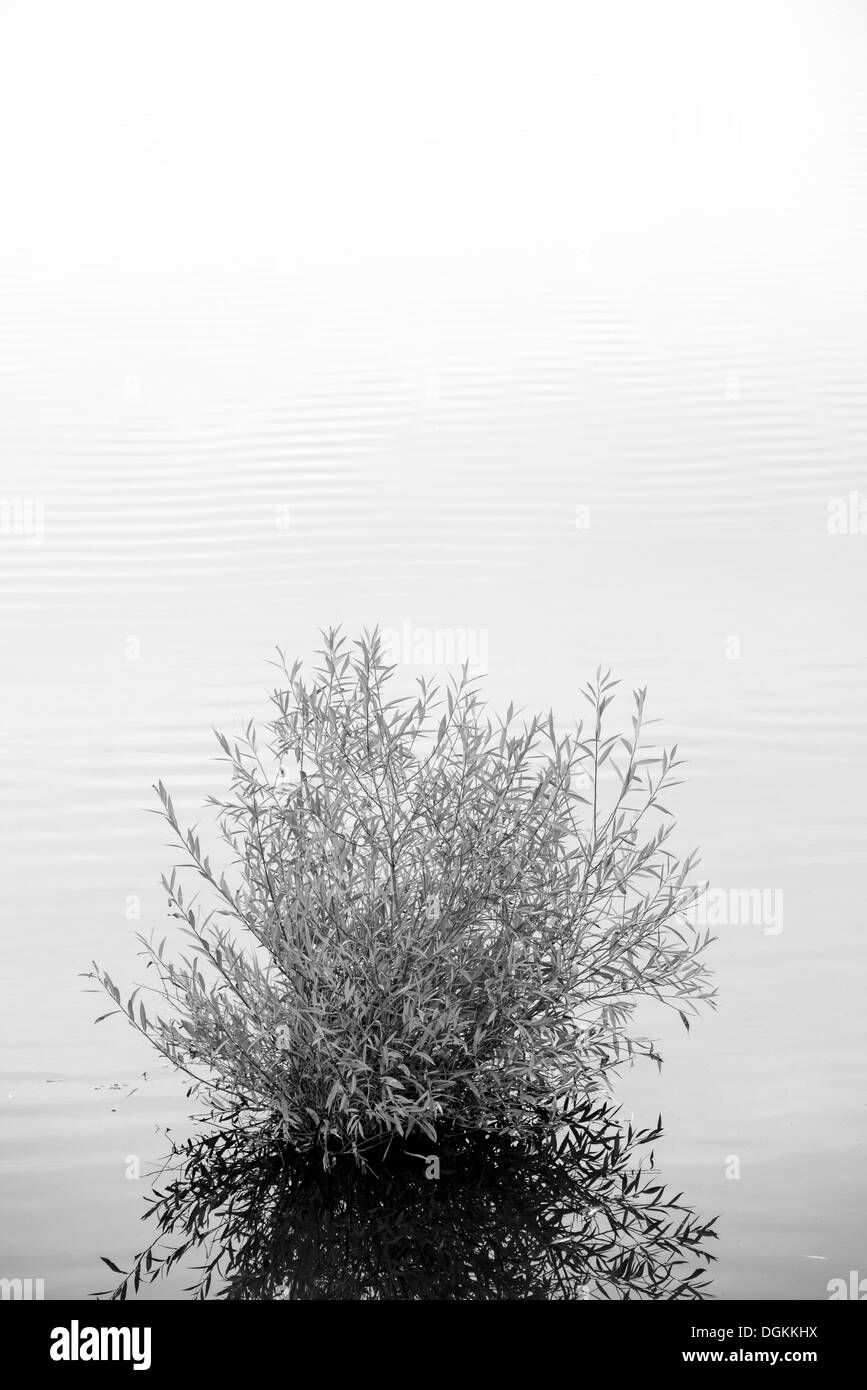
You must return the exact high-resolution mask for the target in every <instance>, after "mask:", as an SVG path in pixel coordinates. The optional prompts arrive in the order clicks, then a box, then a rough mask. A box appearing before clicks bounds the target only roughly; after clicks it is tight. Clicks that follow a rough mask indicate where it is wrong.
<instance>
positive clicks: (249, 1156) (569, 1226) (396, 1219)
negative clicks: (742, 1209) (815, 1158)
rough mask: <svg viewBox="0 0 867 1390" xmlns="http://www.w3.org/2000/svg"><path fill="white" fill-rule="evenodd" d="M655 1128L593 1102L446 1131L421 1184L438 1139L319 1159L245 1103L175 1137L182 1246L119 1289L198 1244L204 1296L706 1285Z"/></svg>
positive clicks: (688, 1290) (691, 1223)
mask: <svg viewBox="0 0 867 1390" xmlns="http://www.w3.org/2000/svg"><path fill="white" fill-rule="evenodd" d="M659 1133H660V1130H659V1129H658V1128H656V1129H654V1130H652V1131H651V1130H644V1131H636V1132H633V1131H632V1130H631V1129H623V1128H621V1127H620V1125H619V1124H618V1123H617V1121H616V1115H615V1112H612V1111H611V1110H609V1109H607V1108H606V1107H605V1106H601V1105H599V1104H596V1105H595V1106H594V1105H593V1104H592V1103H591V1102H589V1101H582V1102H580V1103H578V1104H577V1105H576V1106H575V1108H574V1109H573V1110H572V1111H571V1112H570V1113H569V1115H568V1116H567V1117H564V1124H563V1125H562V1127H561V1129H560V1133H559V1138H558V1137H556V1136H555V1135H554V1134H553V1133H552V1131H551V1129H550V1128H549V1127H540V1128H539V1130H538V1133H537V1134H536V1135H535V1136H532V1137H528V1136H526V1135H525V1136H523V1137H522V1139H521V1140H520V1141H516V1140H509V1139H508V1138H507V1137H505V1136H502V1135H500V1136H495V1135H491V1134H485V1133H480V1132H476V1133H471V1132H467V1131H452V1132H451V1133H449V1134H447V1135H443V1136H441V1140H440V1143H439V1144H438V1145H437V1146H436V1149H435V1152H436V1156H437V1158H438V1160H439V1168H440V1177H439V1179H438V1180H428V1179H426V1177H425V1173H426V1171H430V1170H431V1169H432V1168H433V1166H434V1165H432V1164H430V1162H429V1157H430V1154H433V1153H434V1148H433V1146H431V1147H430V1154H428V1153H426V1152H424V1151H423V1149H424V1146H419V1145H418V1144H410V1145H407V1146H406V1148H403V1147H402V1146H401V1145H400V1144H397V1143H392V1145H391V1146H390V1147H389V1149H388V1151H387V1152H382V1153H378V1154H375V1153H371V1154H369V1156H368V1159H369V1166H368V1167H367V1168H364V1169H359V1167H358V1165H357V1164H356V1163H355V1162H353V1161H349V1162H345V1161H341V1160H340V1159H339V1158H336V1159H334V1160H333V1162H332V1165H331V1167H330V1169H325V1168H323V1165H322V1162H321V1158H320V1157H319V1156H318V1155H314V1154H306V1155H300V1154H297V1153H293V1152H291V1151H287V1150H286V1147H285V1144H284V1141H283V1140H282V1138H281V1137H280V1134H279V1131H269V1130H268V1129H260V1130H259V1131H258V1132H254V1131H251V1130H250V1128H249V1127H248V1126H247V1125H246V1124H245V1123H244V1121H243V1117H241V1116H238V1117H237V1121H236V1122H235V1123H234V1124H231V1125H229V1126H226V1127H223V1128H221V1129H219V1130H212V1131H210V1132H209V1133H206V1134H204V1135H203V1136H201V1137H199V1138H198V1139H195V1140H190V1141H188V1143H187V1144H186V1145H183V1146H179V1147H178V1148H177V1150H176V1162H177V1168H176V1170H175V1177H174V1180H173V1181H172V1182H171V1183H170V1184H169V1185H168V1186H167V1187H166V1188H165V1189H164V1190H163V1191H162V1192H161V1193H159V1194H157V1200H156V1204H155V1206H154V1208H152V1211H153V1213H154V1214H155V1215H156V1217H157V1220H158V1225H159V1227H160V1232H161V1238H163V1237H168V1236H174V1237H178V1236H180V1238H181V1243H180V1244H179V1245H176V1246H174V1247H173V1249H171V1250H166V1251H165V1252H164V1253H163V1254H162V1255H160V1254H158V1253H157V1251H158V1245H159V1242H158V1243H157V1244H156V1245H155V1246H153V1247H151V1249H150V1251H148V1252H144V1253H143V1254H142V1255H141V1256H139V1257H138V1260H137V1263H136V1264H135V1265H134V1266H133V1269H132V1270H131V1271H130V1273H129V1275H127V1277H126V1278H125V1280H124V1281H123V1283H122V1284H121V1285H120V1286H119V1288H118V1289H117V1290H115V1293H114V1296H115V1297H125V1296H126V1291H127V1288H130V1289H132V1288H137V1287H138V1282H139V1280H140V1279H144V1280H145V1281H146V1282H147V1281H150V1280H152V1279H155V1278H156V1277H157V1276H158V1275H159V1273H160V1272H162V1271H163V1270H165V1269H167V1268H170V1267H171V1265H172V1264H174V1263H175V1261H176V1260H177V1259H179V1258H180V1257H181V1256H182V1255H183V1254H184V1253H187V1252H189V1251H191V1250H192V1251H195V1250H196V1249H197V1248H199V1247H201V1250H202V1252H203V1253H204V1256H205V1258H204V1261H201V1262H200V1261H196V1264H197V1266H198V1267H199V1270H200V1280H199V1282H198V1284H197V1286H194V1287H195V1288H196V1292H197V1294H198V1296H199V1297H204V1296H206V1294H207V1293H208V1291H209V1289H210V1288H211V1286H212V1283H213V1285H214V1287H215V1291H217V1290H218V1291H219V1293H220V1296H222V1297H226V1298H231V1299H248V1300H249V1299H269V1298H275V1297H277V1298H279V1297H284V1298H290V1299H463V1300H469V1299H557V1298H580V1297H590V1298H593V1299H598V1298H605V1299H630V1298H631V1299H672V1298H687V1299H690V1298H692V1299H695V1298H702V1297H704V1295H705V1290H706V1287H707V1279H706V1277H705V1273H706V1267H707V1265H708V1264H709V1263H710V1261H711V1260H712V1259H713V1256H712V1255H710V1254H709V1253H708V1252H707V1251H706V1250H705V1249H704V1244H705V1242H706V1241H707V1240H709V1239H712V1238H714V1232H713V1230H712V1227H713V1224H714V1223H713V1222H712V1221H711V1222H701V1221H700V1220H699V1219H698V1218H697V1217H696V1216H695V1215H694V1214H693V1213H692V1212H691V1211H690V1210H689V1208H687V1207H685V1206H683V1205H682V1204H680V1202H679V1198H675V1199H674V1200H672V1199H669V1198H667V1197H666V1194H665V1192H664V1190H663V1188H662V1187H661V1186H660V1185H659V1183H658V1180H657V1179H656V1178H655V1177H654V1176H652V1175H651V1174H650V1173H649V1172H648V1171H647V1165H648V1164H649V1165H650V1166H652V1154H649V1153H648V1151H647V1146H648V1145H649V1144H650V1143H652V1142H653V1141H654V1140H655V1139H656V1138H657V1137H658V1135H659ZM642 1158H643V1159H644V1163H645V1166H644V1167H643V1168H639V1166H638V1165H639V1163H640V1162H641V1160H642ZM205 1232H207V1234H205Z"/></svg>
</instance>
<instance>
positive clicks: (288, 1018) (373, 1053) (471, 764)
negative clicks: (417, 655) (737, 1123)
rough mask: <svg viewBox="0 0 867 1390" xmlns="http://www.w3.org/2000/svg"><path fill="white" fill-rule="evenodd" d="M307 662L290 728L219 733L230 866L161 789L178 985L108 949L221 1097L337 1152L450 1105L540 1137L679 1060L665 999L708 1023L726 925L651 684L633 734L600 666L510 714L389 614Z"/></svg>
mask: <svg viewBox="0 0 867 1390" xmlns="http://www.w3.org/2000/svg"><path fill="white" fill-rule="evenodd" d="M280 669H281V681H280V684H279V686H278V688H277V689H276V690H275V691H274V693H273V696H272V701H273V719H272V720H271V722H270V723H269V724H268V725H267V735H268V736H267V738H260V736H259V734H258V733H257V730H256V728H255V727H254V725H253V724H252V723H251V724H250V725H249V726H248V728H247V730H246V734H245V736H244V737H243V738H239V739H238V740H236V741H232V742H230V741H229V740H228V739H227V738H226V737H224V736H223V735H218V736H217V737H218V739H219V743H220V747H221V750H222V756H223V758H224V759H225V760H226V762H227V763H228V765H229V768H230V770H231V785H230V790H229V792H228V793H227V796H226V799H225V800H223V801H214V805H216V806H217V807H218V808H219V821H220V827H221V832H222V837H223V840H224V841H225V845H226V846H227V847H228V851H229V857H230V860H231V862H227V863H226V864H225V867H224V869H223V870H218V869H217V868H215V867H214V866H213V865H212V863H211V860H210V858H209V856H208V854H207V853H205V852H204V851H203V848H202V845H201V843H200V840H199V837H198V836H197V834H196V833H195V831H194V830H186V829H182V827H181V826H180V825H179V823H178V819H177V816H176V814H175V810H174V807H173V804H172V800H171V797H170V796H169V794H168V792H167V791H166V789H165V787H164V786H163V785H162V783H160V784H159V786H158V788H157V790H158V792H159V796H160V798H161V801H162V812H163V813H164V815H165V818H166V820H167V821H168V823H169V825H170V827H171V829H172V832H173V835H174V837H175V838H176V840H177V842H178V844H179V845H180V847H181V849H182V851H183V854H184V859H185V866H183V865H182V866H179V868H175V869H173V870H172V872H171V874H170V876H168V877H167V878H165V879H164V880H163V882H164V885H165V888H166V892H167V894H168V902H169V906H170V911H171V914H172V915H173V916H174V917H175V918H176V919H177V920H178V922H179V924H180V930H181V932H182V933H183V936H184V938H185V940H186V945H187V949H186V951H185V952H184V953H182V954H173V953H172V952H171V951H170V950H169V949H168V948H167V941H166V939H163V940H161V941H157V940H156V939H151V940H149V941H146V940H144V939H142V940H143V945H144V948H145V953H146V955H147V958H148V966H149V969H150V970H151V972H152V976H151V978H152V980H153V984H152V987H151V991H152V992H155V993H156V995H157V996H158V1002H157V1004H156V1005H153V1004H151V1003H150V1002H148V1003H147V1004H146V1003H145V999H146V998H149V995H148V991H144V992H140V991H139V990H136V991H135V993H134V995H133V997H132V998H131V999H130V1001H129V1003H128V1004H127V1005H124V1004H123V1002H122V999H121V995H120V991H119V990H118V988H117V986H116V985H115V984H114V982H113V981H112V980H111V979H110V978H109V976H108V975H107V974H106V973H105V972H104V971H103V970H101V969H100V967H99V966H95V967H94V970H95V978H96V979H98V980H99V981H100V983H101V984H102V985H103V986H104V988H105V989H106V990H107V991H108V993H109V995H110V996H111V997H112V999H113V1000H114V1001H115V1002H116V1004H117V1005H118V1006H119V1007H120V1009H121V1010H124V1009H125V1010H126V1012H127V1013H128V1015H129V1018H130V1020H131V1022H132V1024H133V1026H134V1027H136V1028H137V1029H139V1030H140V1031H141V1032H142V1033H144V1034H145V1035H146V1036H147V1037H148V1038H149V1039H150V1041H151V1042H152V1043H153V1044H154V1046H155V1047H156V1048H157V1050H158V1051H159V1052H160V1053H162V1054H163V1056H164V1057H166V1058H168V1059H169V1061H171V1062H172V1063H173V1064H175V1065H176V1066H177V1067H179V1068H181V1069H182V1070H183V1071H184V1072H186V1073H187V1074H188V1075H189V1077H190V1078H191V1081H192V1086H191V1089H192V1090H195V1091H196V1092H197V1093H198V1094H199V1095H202V1094H204V1095H205V1096H206V1097H207V1098H208V1101H209V1102H210V1106H211V1113H212V1114H213V1115H214V1116H216V1117H219V1116H220V1115H224V1116H231V1117H233V1122H234V1120H236V1118H237V1116H238V1115H239V1114H240V1113H242V1112H243V1113H244V1114H245V1115H246V1116H247V1117H248V1121H249V1123H250V1125H251V1127H252V1128H257V1127H261V1126H265V1128H268V1127H269V1126H273V1127H274V1130H275V1132H279V1134H280V1136H281V1139H282V1142H283V1143H284V1144H285V1145H286V1146H287V1149H290V1150H291V1151H292V1152H294V1153H296V1154H305V1153H306V1154H312V1153H313V1152H314V1151H316V1152H319V1153H320V1155H321V1158H322V1162H323V1164H324V1165H325V1167H326V1168H327V1167H328V1166H329V1165H332V1164H334V1163H335V1162H336V1160H337V1158H338V1157H339V1156H341V1155H343V1156H344V1158H345V1159H346V1160H347V1161H353V1162H361V1163H365V1162H369V1161H370V1157H371V1155H372V1154H375V1153H376V1152H377V1151H379V1152H380V1153H381V1152H382V1150H383V1148H384V1146H388V1145H389V1144H392V1143H394V1142H398V1143H399V1144H402V1143H403V1142H404V1141H412V1144H413V1145H415V1144H417V1143H418V1142H419V1141H421V1142H422V1143H424V1140H425V1139H426V1140H428V1141H430V1142H432V1143H435V1142H436V1140H437V1136H438V1132H439V1131H440V1130H441V1129H443V1128H445V1129H447V1130H448V1131H449V1132H452V1131H454V1130H455V1129H457V1130H460V1129H465V1130H472V1131H487V1132H489V1133H492V1134H498V1135H502V1136H511V1137H513V1138H514V1137H520V1136H521V1135H522V1134H523V1135H528V1134H530V1133H537V1132H538V1128H539V1126H540V1125H542V1126H546V1125H548V1126H551V1127H556V1126H557V1124H558V1117H559V1116H560V1115H562V1113H563V1109H564V1106H566V1105H568V1104H571V1103H573V1102H574V1099H575V1098H576V1097H580V1096H585V1097H592V1096H593V1095H594V1094H596V1093H597V1092H599V1091H601V1090H602V1089H604V1087H605V1084H606V1076H607V1074H608V1073H609V1072H610V1071H611V1069H612V1068H614V1067H616V1066H617V1065H618V1064H619V1063H621V1062H622V1061H624V1060H625V1059H626V1058H628V1057H630V1056H633V1055H637V1054H641V1053H644V1054H648V1055H650V1056H651V1057H656V1052H655V1050H654V1047H653V1044H652V1043H651V1042H649V1041H648V1040H646V1039H641V1038H639V1037H636V1036H635V1035H634V1033H633V1022H634V1020H633V1014H634V1010H635V1007H636V1004H637V1003H638V1001H639V1000H641V999H647V998H649V999H653V1000H657V1001H661V1002H662V1003H664V1004H667V1005H670V1006H673V1007H674V1008H675V1009H677V1010H678V1011H679V1012H680V1014H681V1017H682V1019H683V1021H684V1023H685V1025H686V1026H687V1027H688V1026H689V1016H690V1014H691V1013H693V1012H694V1011H695V1010H696V1009H697V1007H698V1005H699V1004H700V1003H701V1002H702V1001H706V1000H708V999H709V998H710V995H711V993H712V991H711V990H710V988H709V985H708V976H707V971H706V967H705V965H704V961H703V955H702V953H703V950H704V947H705V946H706V945H707V939H708V938H707V936H705V937H704V938H702V937H701V936H700V935H699V934H698V933H697V932H696V931H695V929H694V928H693V927H691V926H690V925H689V924H688V922H687V921H686V919H685V917H684V913H685V910H686V908H687V907H688V905H689V903H690V902H691V901H692V899H693V897H694V896H695V891H696V890H695V889H694V888H693V887H692V886H690V884H689V882H688V879H689V875H690V871H691V869H692V867H693V861H692V859H691V858H687V859H686V860H685V861H681V860H679V859H678V857H677V856H676V855H674V854H673V853H672V852H671V851H670V849H669V847H668V840H669V836H670V832H671V829H672V825H673V820H672V817H671V815H670V813H669V812H668V811H667V809H666V808H665V807H664V805H663V804H662V801H663V800H664V798H665V797H666V796H667V792H668V790H669V788H670V787H671V786H672V785H673V784H674V782H675V781H676V778H675V776H674V774H675V773H676V772H677V769H678V767H679V761H678V758H677V756H676V749H673V750H671V751H670V752H669V751H661V750H660V751H654V750H653V749H649V750H647V749H644V748H643V744H644V737H643V726H644V704H645V692H644V691H639V692H637V693H636V694H635V696H634V709H633V713H632V719H631V730H630V732H629V733H627V734H620V733H609V732H608V731H607V721H606V715H607V712H608V710H609V706H610V705H611V702H612V699H613V698H614V687H615V685H616V682H614V681H612V680H611V678H610V675H602V674H601V673H597V677H596V679H595V681H594V682H593V683H592V684H590V685H588V687H587V688H586V690H585V692H584V696H585V698H586V700H587V702H588V705H589V717H588V718H586V719H585V720H583V721H581V722H580V723H578V725H577V727H575V728H574V729H572V730H571V731H570V732H569V733H566V734H562V733H559V732H558V730H557V727H556V725H555V723H554V719H553V716H548V717H547V718H544V719H543V718H538V717H537V718H532V719H529V720H526V719H525V720H520V719H518V718H516V716H515V713H514V711H513V709H512V708H511V707H510V708H509V710H508V711H507V713H506V715H505V718H503V719H500V718H497V717H495V716H494V715H492V714H491V713H489V712H488V710H487V708H486V706H485V704H484V702H483V701H482V699H481V698H480V695H479V693H478V691H477V689H476V686H475V683H474V682H473V681H471V680H470V679H469V678H468V676H467V673H466V671H464V673H463V675H462V677H460V678H456V679H453V680H451V681H450V682H448V683H447V684H445V685H442V686H441V685H437V684H434V683H430V682H428V681H426V680H424V679H420V680H419V681H418V683H417V691H416V693H415V694H413V695H410V696H400V695H395V694H394V693H393V692H394V683H393V676H394V668H393V667H390V666H389V665H388V663H387V661H386V660H385V658H384V654H383V648H382V644H381V641H380V638H379V635H378V633H373V634H372V635H371V634H365V635H364V637H363V638H362V640H361V641H359V642H357V643H355V644H353V645H352V646H350V645H349V644H348V642H347V640H346V638H344V637H343V636H341V635H340V633H339V632H332V633H329V634H328V635H327V637H326V639H325V646H324V651H323V652H322V653H321V664H320V665H319V667H318V668H317V670H316V671H315V674H314V675H313V677H312V679H311V680H310V681H309V683H306V682H305V681H304V679H303V678H302V677H301V675H300V674H299V672H300V666H299V664H298V663H296V664H295V665H294V666H293V667H292V668H291V670H290V669H287V665H286V662H285V659H284V658H283V656H282V654H281V660H280ZM185 867H186V869H191V870H192V871H193V873H194V875H195V876H196V877H197V879H198V880H200V883H199V888H200V890H201V889H202V887H204V889H205V890H206V892H207V895H208V900H207V901H205V902H201V901H200V899H201V892H199V893H196V894H195V896H194V898H193V899H192V900H191V899H189V897H188V891H189V890H188V889H187V888H185V885H184V882H183V880H184V873H185ZM112 1012H114V1011H112ZM105 1016H107V1015H105ZM657 1060H658V1059H657ZM422 1136H424V1139H422Z"/></svg>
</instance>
